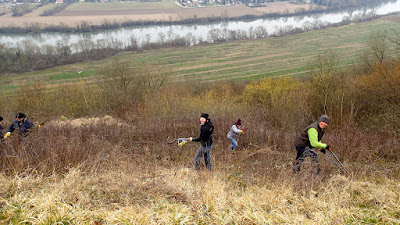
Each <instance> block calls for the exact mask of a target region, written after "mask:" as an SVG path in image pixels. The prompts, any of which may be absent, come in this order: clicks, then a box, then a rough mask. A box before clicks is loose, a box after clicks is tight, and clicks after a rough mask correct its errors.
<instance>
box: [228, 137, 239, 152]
mask: <svg viewBox="0 0 400 225" xmlns="http://www.w3.org/2000/svg"><path fill="white" fill-rule="evenodd" d="M228 141H230V142H231V144H232V145H231V147H229V149H230V150H233V149H234V148H236V147H237V146H238V143H237V142H236V140H235V138H228Z"/></svg>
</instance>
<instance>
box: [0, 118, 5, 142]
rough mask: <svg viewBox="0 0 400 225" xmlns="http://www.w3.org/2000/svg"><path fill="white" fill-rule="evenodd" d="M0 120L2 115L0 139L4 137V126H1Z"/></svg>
mask: <svg viewBox="0 0 400 225" xmlns="http://www.w3.org/2000/svg"><path fill="white" fill-rule="evenodd" d="M1 121H3V117H2V116H0V139H3V137H4V127H2V126H1Z"/></svg>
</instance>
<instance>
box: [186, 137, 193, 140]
mask: <svg viewBox="0 0 400 225" xmlns="http://www.w3.org/2000/svg"><path fill="white" fill-rule="evenodd" d="M192 140H193V138H192V137H190V138H185V141H192Z"/></svg>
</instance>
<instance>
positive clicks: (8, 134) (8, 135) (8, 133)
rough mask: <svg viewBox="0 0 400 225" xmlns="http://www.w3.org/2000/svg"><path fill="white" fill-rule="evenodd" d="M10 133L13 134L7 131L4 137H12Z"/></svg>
mask: <svg viewBox="0 0 400 225" xmlns="http://www.w3.org/2000/svg"><path fill="white" fill-rule="evenodd" d="M10 135H11V132H7V133H6V134H5V135H4V137H3V138H4V139H6V138H8V137H10Z"/></svg>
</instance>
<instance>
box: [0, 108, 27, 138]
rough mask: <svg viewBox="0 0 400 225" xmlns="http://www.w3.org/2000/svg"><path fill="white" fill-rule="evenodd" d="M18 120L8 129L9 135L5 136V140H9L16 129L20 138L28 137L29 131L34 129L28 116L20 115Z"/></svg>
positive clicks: (17, 116)
mask: <svg viewBox="0 0 400 225" xmlns="http://www.w3.org/2000/svg"><path fill="white" fill-rule="evenodd" d="M15 117H16V120H14V121H13V122H12V123H11V125H10V127H9V128H8V131H7V133H6V134H5V135H4V138H7V137H9V136H10V135H11V133H12V132H14V130H15V129H18V133H19V136H20V138H24V137H26V136H27V135H28V133H29V130H30V129H32V128H33V127H34V124H33V123H32V121H30V120H29V119H28V116H26V115H25V114H23V113H18V114H17V115H16V116H15Z"/></svg>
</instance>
